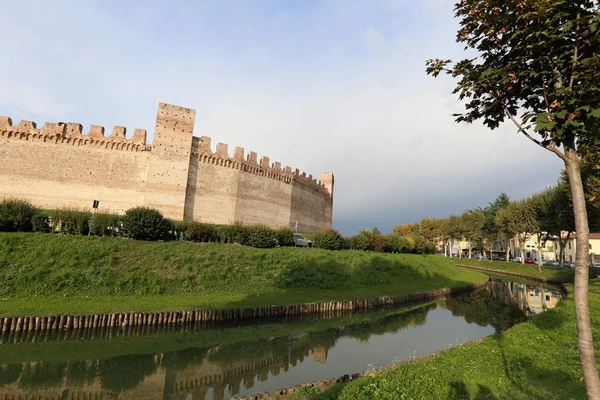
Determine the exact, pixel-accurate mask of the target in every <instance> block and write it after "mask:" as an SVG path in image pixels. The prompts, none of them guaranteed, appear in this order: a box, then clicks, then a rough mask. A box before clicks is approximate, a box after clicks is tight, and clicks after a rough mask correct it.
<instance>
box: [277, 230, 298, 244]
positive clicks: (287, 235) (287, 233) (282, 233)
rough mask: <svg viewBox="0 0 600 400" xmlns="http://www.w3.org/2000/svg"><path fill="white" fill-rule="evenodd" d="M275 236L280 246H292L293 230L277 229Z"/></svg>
mask: <svg viewBox="0 0 600 400" xmlns="http://www.w3.org/2000/svg"><path fill="white" fill-rule="evenodd" d="M275 234H276V237H277V240H278V241H279V245H280V246H293V245H294V230H293V229H292V228H279V229H277V231H276V232H275Z"/></svg>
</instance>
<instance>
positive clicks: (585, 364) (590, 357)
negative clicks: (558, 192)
mask: <svg viewBox="0 0 600 400" xmlns="http://www.w3.org/2000/svg"><path fill="white" fill-rule="evenodd" d="M565 157H566V160H565V167H566V169H567V176H568V177H569V185H570V186H571V197H572V198H573V212H574V213H575V232H576V234H577V246H576V249H575V251H576V253H575V254H576V257H575V261H576V264H575V295H574V298H575V314H576V316H577V343H578V345H579V359H580V360H581V369H582V370H583V379H584V382H585V388H586V390H587V395H588V398H589V399H600V379H599V378H598V370H597V367H596V358H595V356H594V340H593V338H592V324H591V321H590V311H589V309H588V257H589V252H590V250H589V248H590V244H589V236H590V230H589V226H588V219H587V210H586V206H585V196H584V193H583V184H582V182H581V171H580V167H579V158H578V157H577V152H576V150H575V143H574V140H572V141H571V143H565Z"/></svg>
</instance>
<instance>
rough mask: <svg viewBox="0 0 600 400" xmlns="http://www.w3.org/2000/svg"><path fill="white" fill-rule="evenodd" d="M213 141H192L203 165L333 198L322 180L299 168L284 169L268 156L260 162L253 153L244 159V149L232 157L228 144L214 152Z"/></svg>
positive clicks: (219, 146) (207, 138) (203, 138)
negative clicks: (235, 171) (233, 170)
mask: <svg viewBox="0 0 600 400" xmlns="http://www.w3.org/2000/svg"><path fill="white" fill-rule="evenodd" d="M211 141H212V139H211V138H210V137H208V136H201V137H199V138H198V137H194V138H193V140H192V155H194V156H197V157H198V160H199V161H200V162H202V163H205V164H213V165H219V166H221V167H226V168H233V169H239V170H241V171H244V172H249V173H251V174H255V175H259V176H264V177H267V178H270V179H275V180H279V181H282V182H285V183H289V184H291V183H298V184H300V185H303V186H308V187H310V188H312V189H314V190H315V191H317V192H320V193H322V194H323V195H327V196H329V197H331V196H332V194H331V193H330V192H329V190H328V189H327V187H326V185H325V184H324V183H323V182H321V180H319V179H314V178H313V176H312V175H311V174H308V175H307V174H306V173H305V172H302V171H300V170H298V169H297V168H294V169H292V167H289V166H285V167H283V168H282V167H281V163H280V162H278V161H275V162H273V163H271V161H270V159H269V157H267V156H263V157H261V158H260V161H258V155H257V153H255V152H253V151H250V152H249V153H248V155H247V156H246V157H244V153H245V150H244V148H242V147H236V148H235V150H234V153H233V156H230V155H229V145H228V144H226V143H217V148H216V151H214V152H213V151H212V149H211Z"/></svg>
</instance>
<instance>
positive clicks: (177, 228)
mask: <svg viewBox="0 0 600 400" xmlns="http://www.w3.org/2000/svg"><path fill="white" fill-rule="evenodd" d="M193 223H194V222H193V221H173V222H172V225H173V236H174V237H175V239H177V240H187V236H186V233H185V232H186V231H187V228H188V227H189V226H190V225H191V224H193Z"/></svg>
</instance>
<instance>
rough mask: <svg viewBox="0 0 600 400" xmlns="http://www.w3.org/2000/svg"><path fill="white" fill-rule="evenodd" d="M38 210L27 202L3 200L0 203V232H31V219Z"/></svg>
mask: <svg viewBox="0 0 600 400" xmlns="http://www.w3.org/2000/svg"><path fill="white" fill-rule="evenodd" d="M37 212H38V210H37V209H36V208H35V207H34V206H33V205H32V204H31V203H30V202H28V201H27V200H21V199H11V198H9V199H4V200H2V202H1V203H0V231H5V232H31V229H32V222H31V219H32V218H33V216H34V215H35V214H36V213H37Z"/></svg>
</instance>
